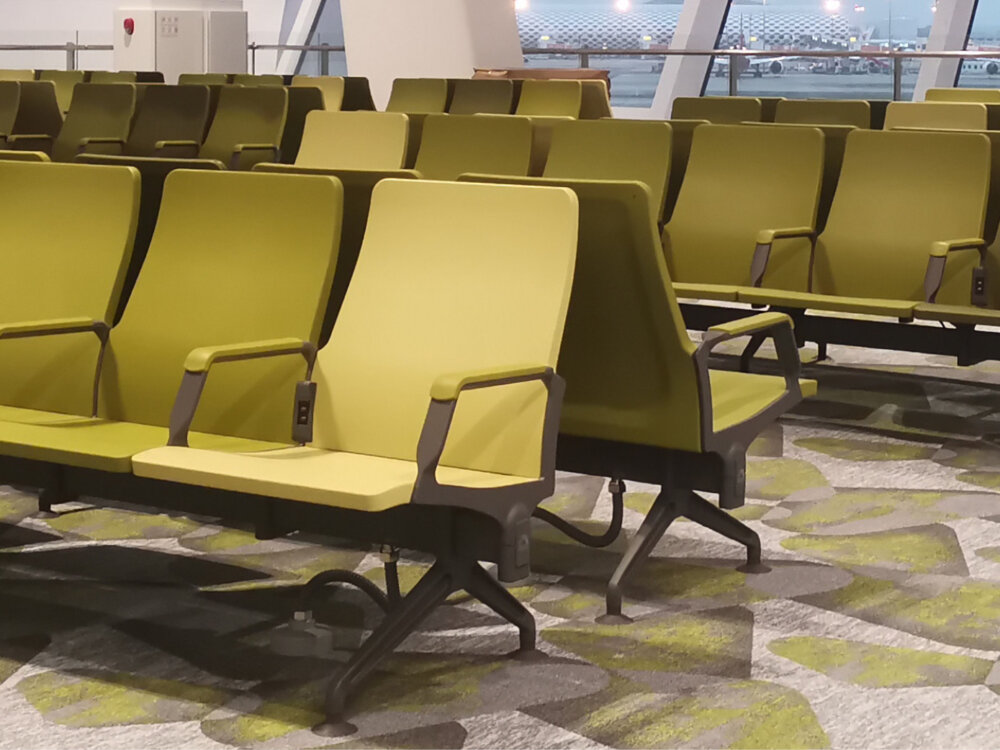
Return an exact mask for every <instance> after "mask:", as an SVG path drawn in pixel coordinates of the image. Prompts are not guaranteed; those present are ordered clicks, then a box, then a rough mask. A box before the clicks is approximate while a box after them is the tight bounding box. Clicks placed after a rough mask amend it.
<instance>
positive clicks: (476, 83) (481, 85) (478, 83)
mask: <svg viewBox="0 0 1000 750" xmlns="http://www.w3.org/2000/svg"><path fill="white" fill-rule="evenodd" d="M513 108H514V82H513V81H509V80H495V81H494V80H490V79H483V78H470V79H462V80H458V81H455V95H454V96H453V97H452V100H451V104H450V105H449V106H448V111H449V112H450V113H451V114H453V115H479V114H491V115H509V114H510V113H511V110H512V109H513Z"/></svg>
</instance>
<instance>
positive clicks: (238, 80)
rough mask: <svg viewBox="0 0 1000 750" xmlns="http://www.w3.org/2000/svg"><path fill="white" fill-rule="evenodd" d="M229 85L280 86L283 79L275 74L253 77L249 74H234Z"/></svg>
mask: <svg viewBox="0 0 1000 750" xmlns="http://www.w3.org/2000/svg"><path fill="white" fill-rule="evenodd" d="M231 83H232V84H233V85H235V86H251V87H253V86H282V85H284V83H285V79H284V78H282V77H281V76H280V75H277V74H275V73H268V74H266V75H254V74H251V73H236V74H235V75H234V76H233V80H232V81H231Z"/></svg>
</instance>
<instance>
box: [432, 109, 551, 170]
mask: <svg viewBox="0 0 1000 750" xmlns="http://www.w3.org/2000/svg"><path fill="white" fill-rule="evenodd" d="M531 139H532V134H531V123H530V122H529V121H528V120H527V119H526V118H522V117H512V116H509V115H427V119H426V120H425V121H424V128H423V135H422V136H421V141H420V151H419V152H418V154H417V161H416V167H415V168H416V170H417V171H418V172H420V174H421V175H422V176H423V177H426V178H427V179H431V180H455V179H458V176H459V175H461V174H463V173H465V172H481V173H485V174H502V175H526V174H528V166H529V164H530V161H531Z"/></svg>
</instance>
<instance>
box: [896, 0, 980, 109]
mask: <svg viewBox="0 0 1000 750" xmlns="http://www.w3.org/2000/svg"><path fill="white" fill-rule="evenodd" d="M982 1H984V2H990V1H991V0H982ZM993 1H994V2H995V0H993ZM975 10H976V0H939V2H938V4H937V12H936V13H935V14H934V24H933V25H932V26H931V35H930V37H929V38H928V39H927V51H928V52H942V51H944V50H954V49H965V44H966V42H967V41H968V37H969V29H970V28H972V14H973V13H975ZM960 62H961V61H960V60H958V59H954V58H952V59H948V60H924V61H923V63H922V64H921V66H920V75H919V76H918V77H917V86H916V89H915V90H914V92H913V99H914V101H921V100H923V98H924V96H925V95H926V94H927V89H936V88H951V87H952V86H954V85H955V79H956V78H957V76H958V69H959V65H960Z"/></svg>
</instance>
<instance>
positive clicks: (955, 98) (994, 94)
mask: <svg viewBox="0 0 1000 750" xmlns="http://www.w3.org/2000/svg"><path fill="white" fill-rule="evenodd" d="M924 99H925V100H926V101H929V102H980V103H982V104H1000V89H964V88H953V89H928V90H927V94H926V95H925V96H924Z"/></svg>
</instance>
